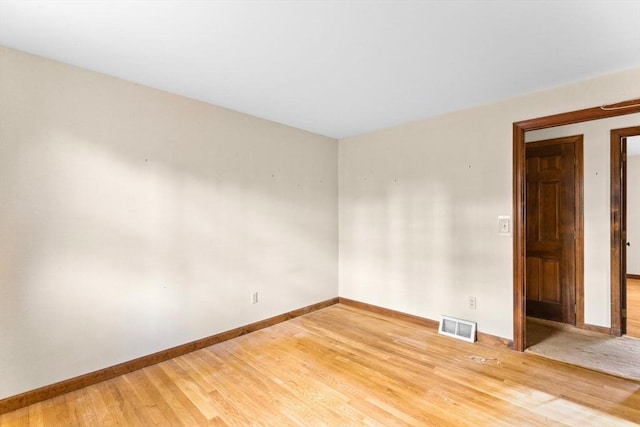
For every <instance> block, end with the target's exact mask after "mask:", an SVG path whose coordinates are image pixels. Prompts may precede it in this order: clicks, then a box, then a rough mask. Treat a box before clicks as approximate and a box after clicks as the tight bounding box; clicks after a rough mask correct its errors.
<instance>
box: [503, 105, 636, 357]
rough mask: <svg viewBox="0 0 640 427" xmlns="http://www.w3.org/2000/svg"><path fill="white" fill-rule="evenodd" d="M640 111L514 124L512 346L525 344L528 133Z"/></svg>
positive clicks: (605, 110)
mask: <svg viewBox="0 0 640 427" xmlns="http://www.w3.org/2000/svg"><path fill="white" fill-rule="evenodd" d="M633 113H640V100H630V101H625V102H620V103H617V104H613V105H609V106H606V107H604V106H603V107H593V108H588V109H585V110H579V111H573V112H569V113H563V114H557V115H552V116H546V117H541V118H537V119H531V120H525V121H521V122H516V123H514V124H513V225H514V227H513V274H514V304H513V319H514V320H513V322H514V328H513V329H514V336H513V348H514V349H515V350H517V351H524V350H525V347H526V281H527V278H526V248H527V245H526V228H525V227H526V206H527V203H526V153H525V132H527V131H533V130H539V129H545V128H551V127H556V126H562V125H567V124H573V123H581V122H586V121H591V120H598V119H604V118H608V117H617V116H622V115H626V114H633Z"/></svg>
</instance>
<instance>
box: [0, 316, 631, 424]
mask: <svg viewBox="0 0 640 427" xmlns="http://www.w3.org/2000/svg"><path fill="white" fill-rule="evenodd" d="M638 422H640V383H638V382H633V381H628V380H623V379H620V378H616V377H612V376H608V375H605V374H600V373H597V372H593V371H589V370H585V369H581V368H576V367H572V366H569V365H565V364H561V363H556V362H553V361H550V360H547V359H544V358H540V357H537V356H535V355H529V354H523V353H517V352H513V351H510V350H507V349H498V348H495V347H490V346H486V345H483V344H478V343H476V344H469V343H465V342H461V341H457V340H454V339H451V338H447V337H443V336H439V335H437V334H435V333H434V331H433V330H431V329H428V328H425V327H423V326H419V325H416V324H413V323H408V322H405V321H402V320H398V319H393V318H390V317H386V316H384V315H380V314H374V313H371V312H368V311H364V310H360V309H357V308H354V307H350V306H345V305H343V304H337V305H334V306H331V307H328V308H325V309H323V310H319V311H316V312H313V313H310V314H308V315H305V316H302V317H298V318H296V319H292V320H289V321H287V322H284V323H280V324H278V325H275V326H272V327H269V328H266V329H263V330H260V331H257V332H254V333H251V334H248V335H244V336H242V337H239V338H236V339H233V340H230V341H226V342H223V343H220V344H216V345H214V346H211V347H208V348H206V349H203V350H200V351H197V352H194V353H190V354H188V355H185V356H182V357H178V358H176V359H173V360H170V361H167V362H163V363H160V364H158V365H154V366H151V367H148V368H145V369H142V370H140V371H136V372H133V373H130V374H127V375H124V376H121V377H118V378H115V379H113V380H109V381H106V382H103V383H100V384H96V385H93V386H90V387H87V388H85V389H82V390H79V391H76V392H72V393H69V394H67V395H63V396H60V397H57V398H55V399H52V400H49V401H45V402H41V403H37V404H34V405H31V406H29V407H27V408H23V409H20V410H18V411H14V412H11V413H8V414H4V415H2V416H1V418H0V424H2V426H13V425H33V426H40V425H91V426H94V425H127V426H129V425H145V426H146V425H171V426H178V425H187V426H196V425H229V426H247V425H265V426H288V425H299V426H317V425H326V426H359V425H377V426H395V425H413V426H428V425H434V426H447V425H452V426H501V425H504V426H514V425H517V426H525V425H569V426H590V425H593V426H605V425H606V426H618V425H620V426H623V425H636V424H635V423H638Z"/></svg>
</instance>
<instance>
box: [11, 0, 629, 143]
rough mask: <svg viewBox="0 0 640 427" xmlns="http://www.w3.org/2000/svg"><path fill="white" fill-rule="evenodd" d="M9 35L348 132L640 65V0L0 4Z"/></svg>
mask: <svg viewBox="0 0 640 427" xmlns="http://www.w3.org/2000/svg"><path fill="white" fill-rule="evenodd" d="M0 44H2V45H5V46H8V47H11V48H15V49H19V50H22V51H26V52H30V53H34V54H37V55H41V56H44V57H47V58H51V59H55V60H58V61H62V62H65V63H68V64H73V65H77V66H80V67H83V68H88V69H90V70H95V71H99V72H102V73H106V74H110V75H113V76H117V77H121V78H123V79H126V80H130V81H133V82H136V83H141V84H144V85H147V86H151V87H155V88H159V89H162V90H165V91H169V92H173V93H177V94H180V95H184V96H188V97H191V98H195V99H199V100H202V101H205V102H209V103H212V104H216V105H221V106H224V107H227V108H231V109H233V110H237V111H241V112H244V113H248V114H252V115H255V116H259V117H263V118H266V119H269V120H273V121H276V122H280V123H285V124H288V125H291V126H295V127H297V128H301V129H306V130H309V131H312V132H316V133H319V134H323V135H327V136H331V137H335V138H341V137H345V136H350V135H356V134H361V133H364V132H367V131H371V130H376V129H381V128H386V127H389V126H393V125H398V124H401V123H405V122H409V121H413V120H418V119H422V118H426V117H431V116H435V115H439V114H442V113H445V112H448V111H454V110H459V109H463V108H467V107H471V106H475V105H481V104H485V103H488V102H492V101H497V100H500V99H505V98H509V97H513V96H516V95H520V94H523V93H528V92H532V91H536V90H540V89H544V88H548V87H552V86H557V85H562V84H565V83H568V82H572V81H576V80H581V79H585V78H589V77H593V76H597V75H601V74H606V73H609V72H612V71H617V70H622V69H627V68H631V67H636V66H640V1H639V0H634V1H595V0H592V1H566V0H559V1H400V0H399V1H268V0H267V1H251V2H249V1H204V0H200V1H195V0H184V1H151V0H147V1H122V0H120V1H118V0H108V1H97V0H86V1H60V0H43V1H25V0H0ZM603 101H615V100H603Z"/></svg>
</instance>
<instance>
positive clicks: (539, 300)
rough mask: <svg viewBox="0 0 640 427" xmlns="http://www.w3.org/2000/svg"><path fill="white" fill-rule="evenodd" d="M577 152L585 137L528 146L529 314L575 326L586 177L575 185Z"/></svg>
mask: <svg viewBox="0 0 640 427" xmlns="http://www.w3.org/2000/svg"><path fill="white" fill-rule="evenodd" d="M577 152H579V153H582V136H577V137H575V136H574V137H566V138H557V139H551V140H546V141H539V142H532V143H527V144H526V146H525V158H526V192H527V194H526V238H527V241H526V266H525V268H526V313H527V316H532V317H538V318H542V319H547V320H554V321H557V322H563V323H568V324H571V325H575V324H576V311H577V310H576V265H577V264H578V262H577V259H576V239H577V224H578V215H577V213H578V210H577V209H578V208H581V206H582V203H581V200H580V199H579V198H577V197H576V195H580V194H581V191H578V190H579V188H577V187H578V186H580V183H581V179H582V177H581V176H580V177H579V178H580V181H577V178H578V176H577V175H578V173H577V170H578V168H577V161H578V156H577V155H576V153H577ZM581 157H582V156H580V159H579V160H580V161H581V160H582V159H581ZM580 170H581V168H580ZM576 199H578V200H576ZM580 265H581V263H580Z"/></svg>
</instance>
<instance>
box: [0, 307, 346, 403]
mask: <svg viewBox="0 0 640 427" xmlns="http://www.w3.org/2000/svg"><path fill="white" fill-rule="evenodd" d="M337 303H338V297H336V298H331V299H328V300H326V301H322V302H319V303H316V304H312V305H309V306H306V307H302V308H299V309H297V310H293V311H289V312H287V313H283V314H279V315H277V316H274V317H270V318H268V319H265V320H260V321H258V322H254V323H251V324H248V325H245V326H241V327H239V328H235V329H231V330H228V331H225V332H221V333H219V334H215V335H212V336H210V337H206V338H202V339H199V340H196V341H192V342H189V343H186V344H182V345H179V346H176V347H172V348H169V349H166V350H162V351H159V352H157V353H153V354H149V355H147V356H142V357H139V358H137V359H133V360H130V361H127V362H123V363H120V364H117V365H113V366H110V367H108V368H104V369H100V370H98V371H94V372H90V373H88V374H84V375H80V376H77V377H74V378H70V379H68V380H64V381H60V382H57V383H55V384H51V385H47V386H44V387H40V388H37V389H35V390H31V391H27V392H24V393H21V394H18V395H15V396H10V397H7V398H5V399H2V400H0V414H4V413H7V412H11V411H14V410H16V409H20V408H23V407H25V406H29V405H31V404H34V403H38V402H42V401H43V400H48V399H51V398H54V397H57V396H60V395H62V394H65V393H69V392H72V391H75V390H79V389H81V388H84V387H87V386H90V385H93V384H97V383H100V382H103V381H107V380H110V379H112V378H115V377H118V376H120V375H124V374H128V373H130V372H133V371H137V370H139V369H142V368H146V367H147V366H151V365H155V364H157V363H160V362H164V361H165V360H170V359H173V358H176V357H179V356H182V355H185V354H187V353H191V352H193V351H196V350H200V349H203V348H206V347H209V346H212V345H214V344H218V343H220V342H223V341H227V340H230V339H233V338H237V337H239V336H242V335H245V334H248V333H251V332H255V331H258V330H260V329H264V328H267V327H269V326H273V325H276V324H278V323H282V322H285V321H287V320H290V319H293V318H295V317H299V316H302V315H304V314H308V313H311V312H313V311H316V310H320V309H322V308H326V307H329V306H331V305H334V304H337Z"/></svg>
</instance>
